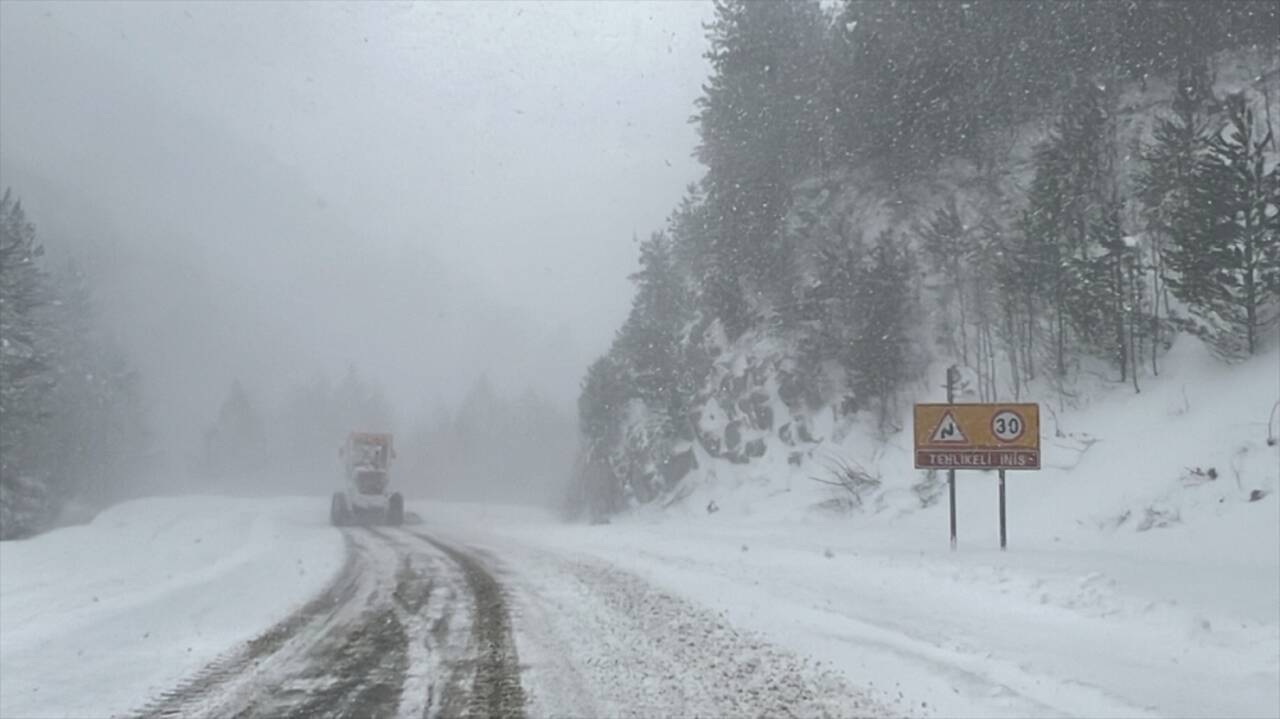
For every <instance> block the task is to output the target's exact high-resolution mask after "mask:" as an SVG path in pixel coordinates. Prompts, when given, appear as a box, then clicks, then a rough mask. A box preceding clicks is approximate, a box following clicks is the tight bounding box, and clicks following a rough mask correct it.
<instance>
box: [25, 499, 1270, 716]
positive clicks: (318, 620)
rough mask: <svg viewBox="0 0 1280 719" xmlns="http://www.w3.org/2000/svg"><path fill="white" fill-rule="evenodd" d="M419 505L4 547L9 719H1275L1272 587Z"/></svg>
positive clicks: (1217, 576) (130, 510)
mask: <svg viewBox="0 0 1280 719" xmlns="http://www.w3.org/2000/svg"><path fill="white" fill-rule="evenodd" d="M412 508H413V509H414V510H416V512H417V514H418V515H420V516H421V518H422V521H421V522H420V523H415V524H411V525H409V526H406V527H404V528H398V529H391V528H374V529H369V528H353V529H347V530H342V531H339V530H336V529H333V528H331V527H328V526H326V525H325V524H324V521H325V518H326V517H325V509H326V506H325V502H324V501H323V498H287V499H273V500H249V499H243V500H241V499H222V498H205V497H189V498H170V499H155V500H145V501H140V502H133V503H129V504H126V505H122V506H119V507H116V508H113V509H112V510H110V511H108V512H106V513H104V514H103V515H101V516H99V517H98V518H97V519H96V520H94V522H92V523H91V524H89V525H86V526H82V527H74V528H69V529H63V530H59V531H55V532H52V533H50V534H47V535H44V536H42V537H37V538H35V539H32V540H28V541H24V542H6V543H4V544H0V716H3V717H36V716H110V715H136V714H142V715H151V716H225V715H233V714H237V715H244V716H289V715H296V716H355V715H359V716H406V717H407V716H413V717H421V716H463V715H471V716H490V715H521V714H523V715H526V716H531V717H542V716H608V717H614V716H635V717H647V716H658V715H662V716H693V715H698V716H759V715H768V716H775V715H796V716H823V715H825V716H872V717H880V716H903V715H917V716H966V715H967V716H1090V717H1094V716H1276V715H1277V714H1280V688H1278V687H1280V621H1278V619H1280V618H1278V617H1277V611H1278V610H1280V569H1278V568H1276V567H1274V566H1270V565H1269V564H1265V563H1264V564H1257V563H1252V564H1250V563H1241V564H1231V563H1224V562H1214V563H1210V562H1205V561H1195V560H1193V559H1187V560H1185V561H1183V560H1179V559H1177V558H1164V559H1160V558H1157V557H1144V558H1143V559H1142V560H1138V559H1136V558H1135V557H1132V556H1125V555H1123V554H1119V553H1111V554H1109V553H1106V552H1102V551H1085V550H1082V549H1078V548H1077V549H1075V550H1065V549H1063V550H1056V551H1051V550H1048V549H1042V548H1041V549H1027V550H1022V551H1015V552H1010V553H1007V554H1003V553H999V552H998V551H992V550H989V549H985V548H974V549H970V550H968V551H964V552H960V553H957V554H954V555H953V554H950V553H948V552H946V551H945V549H944V550H942V551H937V549H936V546H937V545H938V544H939V543H938V542H936V541H933V538H927V537H926V538H921V540H920V541H918V542H914V543H913V542H905V543H904V541H903V539H902V536H901V534H900V533H895V534H893V535H892V536H888V535H886V536H879V535H878V534H877V533H876V532H875V531H871V530H866V531H860V532H856V533H851V532H848V531H847V530H848V524H847V523H843V524H842V523H839V522H826V523H823V522H821V521H817V522H806V523H805V524H804V525H803V526H800V525H789V524H761V523H759V522H747V521H745V520H742V519H730V518H724V519H721V518H718V517H703V518H697V519H695V518H689V517H686V518H678V517H677V518H670V517H668V518H664V519H662V520H661V521H651V522H646V521H644V520H643V519H642V518H639V517H632V518H630V519H628V520H626V521H620V522H616V523H614V524H612V525H606V526H581V525H563V524H559V523H556V522H554V521H553V520H552V519H551V518H549V517H547V516H546V515H544V514H541V513H538V512H533V511H530V510H520V509H514V508H492V507H489V508H486V507H481V506H468V505H442V504H434V503H419V504H417V505H414V506H413V507H412ZM839 536H843V537H844V538H843V539H835V537H839ZM931 547H934V548H931Z"/></svg>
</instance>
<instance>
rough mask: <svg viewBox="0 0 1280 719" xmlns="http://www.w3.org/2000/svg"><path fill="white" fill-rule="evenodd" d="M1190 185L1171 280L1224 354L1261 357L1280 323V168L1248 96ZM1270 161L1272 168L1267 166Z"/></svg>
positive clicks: (1229, 108) (1234, 108)
mask: <svg viewBox="0 0 1280 719" xmlns="http://www.w3.org/2000/svg"><path fill="white" fill-rule="evenodd" d="M1225 112H1226V118H1225V123H1224V125H1223V127H1222V129H1221V130H1220V131H1219V132H1218V133H1216V134H1214V135H1213V136H1212V137H1210V139H1209V141H1208V147H1207V150H1206V151H1205V153H1204V154H1203V155H1202V156H1201V157H1200V158H1199V162H1198V163H1197V165H1196V168H1195V175H1194V180H1193V184H1192V187H1191V198H1190V210H1189V216H1188V217H1187V218H1186V222H1187V225H1188V231H1187V232H1186V233H1184V234H1180V235H1175V237H1174V238H1173V242H1172V246H1171V248H1170V252H1169V268H1170V270H1171V271H1172V273H1173V276H1172V277H1170V278H1169V285H1170V287H1171V289H1172V290H1173V292H1174V294H1176V295H1177V296H1178V298H1179V299H1180V300H1182V301H1183V302H1185V303H1186V304H1187V305H1188V307H1189V309H1190V311H1191V312H1192V314H1193V315H1195V317H1196V319H1197V320H1198V321H1197V323H1196V329H1197V331H1198V332H1199V333H1200V334H1201V335H1202V336H1204V337H1205V339H1206V340H1208V341H1209V342H1210V344H1211V345H1212V346H1213V348H1214V349H1215V350H1216V351H1217V352H1218V353H1219V354H1220V355H1222V356H1223V357H1226V358H1232V359H1234V358H1240V357H1243V356H1248V355H1253V354H1255V353H1256V352H1257V351H1258V350H1259V348H1260V347H1261V341H1262V334H1263V332H1265V331H1266V330H1267V329H1269V328H1270V327H1273V326H1274V325H1275V324H1276V323H1277V322H1278V321H1280V307H1277V304H1278V303H1280V220H1278V219H1277V214H1278V213H1280V169H1278V168H1277V167H1276V165H1275V160H1274V159H1273V157H1272V155H1273V154H1274V152H1275V150H1274V142H1275V138H1274V135H1273V133H1272V131H1271V130H1270V129H1267V130H1266V132H1265V133H1264V132H1263V128H1261V127H1259V125H1258V122H1257V120H1256V118H1255V116H1254V112H1253V108H1252V107H1251V106H1250V104H1249V102H1248V100H1247V99H1246V98H1245V97H1244V95H1242V94H1236V95H1231V96H1229V97H1228V98H1227V99H1226V103H1225ZM1268 164H1271V165H1272V166H1271V168H1270V169H1269V170H1268V169H1267V165H1268Z"/></svg>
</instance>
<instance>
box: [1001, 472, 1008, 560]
mask: <svg viewBox="0 0 1280 719" xmlns="http://www.w3.org/2000/svg"><path fill="white" fill-rule="evenodd" d="M1008 546H1009V540H1008V535H1007V534H1006V533H1005V523H1004V470H1003V469H1002V470H1000V551H1002V552H1003V551H1004V550H1005V548H1006V547H1008Z"/></svg>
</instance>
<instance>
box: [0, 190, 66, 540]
mask: <svg viewBox="0 0 1280 719" xmlns="http://www.w3.org/2000/svg"><path fill="white" fill-rule="evenodd" d="M43 253H44V250H43V248H42V247H41V245H40V244H39V243H38V242H37V241H36V233H35V227H34V226H33V225H32V224H31V223H30V222H29V221H27V217H26V213H25V212H23V209H22V203H21V202H20V201H19V200H18V199H17V198H16V197H15V196H14V195H13V193H12V192H11V191H10V190H5V192H4V194H3V195H2V196H0V539H8V538H12V537H20V536H25V535H27V534H30V533H32V532H35V531H38V530H39V529H40V528H41V526H43V524H44V523H45V522H47V521H48V520H49V518H50V516H51V515H52V514H53V512H54V510H55V497H54V492H53V488H52V486H51V478H50V474H49V472H48V468H47V467H44V466H41V462H40V459H41V457H40V446H41V434H42V433H43V432H44V430H45V428H46V426H47V421H48V414H49V397H50V395H51V393H52V391H53V386H54V380H53V369H54V367H55V365H56V361H57V357H56V355H55V351H54V347H53V346H52V343H51V341H50V337H49V332H48V323H47V318H48V315H47V311H48V305H49V303H50V301H51V300H52V296H51V293H50V288H49V285H48V278H47V277H46V275H45V273H44V271H43V270H42V269H41V268H40V264H39V261H38V260H39V258H40V256H41V255H42V254H43Z"/></svg>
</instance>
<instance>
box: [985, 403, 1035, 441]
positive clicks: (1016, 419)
mask: <svg viewBox="0 0 1280 719" xmlns="http://www.w3.org/2000/svg"><path fill="white" fill-rule="evenodd" d="M1026 431H1027V422H1026V420H1024V419H1023V418H1022V415H1020V414H1018V413H1017V412H1015V411H1013V410H1011V409H1002V410H1000V411H999V412H996V413H995V415H994V416H992V417H991V434H992V435H993V436H994V437H995V438H996V439H998V440H1000V441H1001V442H1016V441H1018V438H1019V437H1021V436H1022V434H1023V433H1024V432H1026Z"/></svg>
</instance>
